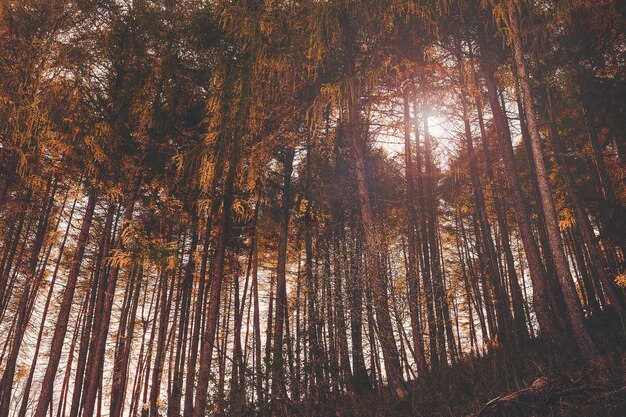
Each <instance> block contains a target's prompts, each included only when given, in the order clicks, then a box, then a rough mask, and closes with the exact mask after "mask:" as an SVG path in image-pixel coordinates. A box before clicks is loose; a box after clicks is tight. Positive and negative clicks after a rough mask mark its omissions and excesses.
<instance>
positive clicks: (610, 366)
mask: <svg viewBox="0 0 626 417" xmlns="http://www.w3.org/2000/svg"><path fill="white" fill-rule="evenodd" d="M616 322H617V320H615V319H613V318H609V317H596V318H595V319H594V321H593V322H590V323H589V327H590V328H591V331H592V332H593V337H594V341H595V342H596V345H597V347H598V350H599V351H600V352H601V356H602V360H601V361H600V362H601V363H602V365H598V364H597V363H590V361H588V360H584V359H582V358H580V356H578V355H577V354H576V352H575V351H574V349H572V350H571V351H570V350H568V349H564V348H555V347H554V346H548V345H547V344H546V343H544V342H542V341H541V340H534V341H533V342H532V343H530V344H529V345H527V346H525V347H524V348H523V349H517V350H504V349H501V350H498V351H496V352H494V353H492V354H490V355H487V356H484V357H480V358H471V357H468V358H466V359H464V360H463V361H462V362H460V363H457V364H455V365H454V366H451V367H449V368H446V369H439V370H437V371H436V372H433V373H432V374H431V375H428V376H427V377H426V378H424V379H423V380H421V381H419V382H412V383H410V387H411V388H410V394H409V396H408V397H407V398H405V399H404V400H403V401H401V402H389V401H385V400H384V399H383V398H381V397H378V396H373V395H372V396H368V397H367V398H356V399H354V398H344V399H342V400H340V401H337V402H328V403H326V405H325V408H326V409H325V410H320V409H318V412H319V414H322V415H336V416H339V415H340V416H455V417H456V416H472V417H474V416H476V417H492V416H511V417H513V416H515V417H517V416H520V417H521V416H524V417H525V416H616V417H617V416H620V417H623V416H626V377H625V375H626V337H625V332H624V330H623V328H622V327H621V325H619V324H618V323H616ZM568 346H572V347H573V343H570V344H568ZM316 414H317V413H316Z"/></svg>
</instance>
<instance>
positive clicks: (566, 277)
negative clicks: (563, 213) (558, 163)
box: [506, 0, 598, 357]
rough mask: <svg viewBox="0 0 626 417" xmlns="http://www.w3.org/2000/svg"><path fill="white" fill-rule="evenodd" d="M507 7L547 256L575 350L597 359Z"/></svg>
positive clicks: (515, 25) (514, 21)
mask: <svg viewBox="0 0 626 417" xmlns="http://www.w3.org/2000/svg"><path fill="white" fill-rule="evenodd" d="M506 7H507V14H508V18H509V35H510V38H511V43H512V46H513V56H514V58H515V66H516V68H517V73H518V75H519V80H520V84H521V93H522V100H523V103H524V110H525V113H526V122H527V123H528V130H529V133H530V139H531V146H532V151H533V159H534V161H535V168H536V170H537V182H538V185H539V192H540V198H541V202H542V205H543V208H544V211H545V213H544V218H545V226H546V231H547V233H548V243H549V245H550V252H551V253H552V256H553V258H554V263H555V266H556V270H557V276H558V279H559V283H560V284H561V289H562V290H563V295H564V297H565V307H566V309H567V313H568V316H569V321H570V324H571V326H572V330H573V331H574V337H575V338H576V342H577V344H578V347H579V348H580V351H581V353H582V354H584V355H588V356H590V357H597V356H598V352H597V350H596V348H595V346H594V344H593V341H592V340H591V337H590V336H589V333H588V332H587V329H586V328H585V325H584V322H583V316H582V311H581V308H580V301H579V299H578V295H577V294H576V289H575V287H574V282H573V280H572V276H571V274H570V270H569V265H568V263H567V258H566V257H565V252H564V251H563V242H562V241H561V234H560V232H559V226H558V221H557V216H556V209H555V206H554V200H553V197H552V194H551V191H550V184H549V182H548V173H547V169H546V167H545V162H544V160H543V150H542V147H541V138H540V136H539V128H538V127H537V122H536V113H535V108H534V103H533V100H532V93H531V88H530V80H529V75H528V73H527V71H526V62H525V58H524V55H523V52H522V45H521V37H520V34H519V22H518V17H517V9H516V6H515V3H514V1H513V0H507V2H506Z"/></svg>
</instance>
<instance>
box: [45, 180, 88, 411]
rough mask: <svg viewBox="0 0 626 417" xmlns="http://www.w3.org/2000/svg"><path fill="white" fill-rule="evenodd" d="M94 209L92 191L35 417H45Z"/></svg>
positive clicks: (53, 338) (66, 286) (51, 346)
mask: <svg viewBox="0 0 626 417" xmlns="http://www.w3.org/2000/svg"><path fill="white" fill-rule="evenodd" d="M95 207H96V192H95V191H93V190H92V191H90V193H89V200H88V201H87V207H86V208H85V214H84V215H83V221H82V225H81V227H80V235H79V236H78V241H77V243H76V250H75V252H74V257H73V258H72V263H71V266H70V271H69V274H68V277H67V281H66V284H65V291H64V293H63V300H62V301H61V308H60V309H59V316H58V317H57V323H56V326H55V329H54V335H53V336H52V342H51V343H50V357H49V359H48V366H47V367H46V371H45V373H44V377H43V380H42V386H41V393H40V395H39V400H38V402H37V408H36V409H35V414H34V416H35V417H45V415H46V411H47V409H48V405H49V404H50V400H51V397H52V390H53V388H54V377H55V375H56V372H57V368H58V367H59V361H60V359H61V352H62V351H63V345H64V342H65V334H66V332H67V326H68V323H69V317H70V311H71V309H72V301H73V300H74V293H75V291H76V283H77V281H78V275H79V273H80V265H81V263H82V261H83V256H84V254H85V248H86V247H87V242H88V240H89V230H90V228H91V221H92V219H93V213H94V210H95ZM68 228H69V226H68Z"/></svg>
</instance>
